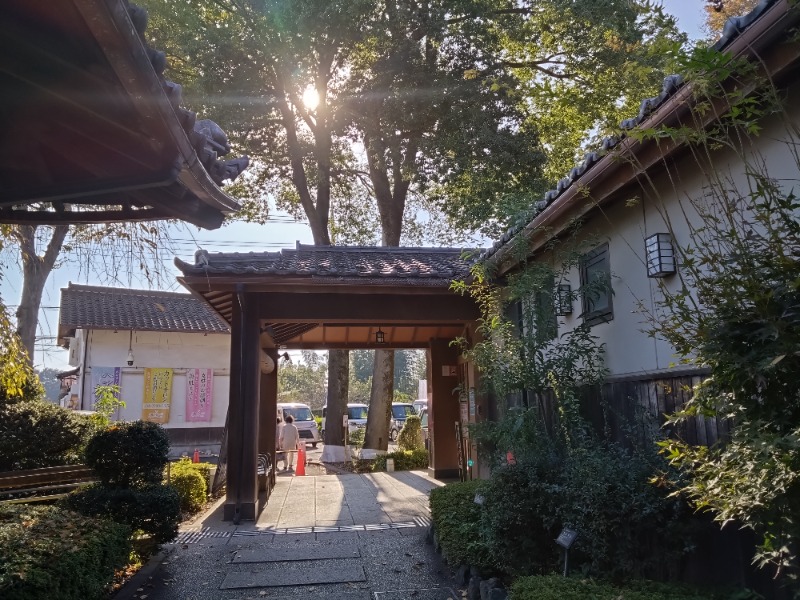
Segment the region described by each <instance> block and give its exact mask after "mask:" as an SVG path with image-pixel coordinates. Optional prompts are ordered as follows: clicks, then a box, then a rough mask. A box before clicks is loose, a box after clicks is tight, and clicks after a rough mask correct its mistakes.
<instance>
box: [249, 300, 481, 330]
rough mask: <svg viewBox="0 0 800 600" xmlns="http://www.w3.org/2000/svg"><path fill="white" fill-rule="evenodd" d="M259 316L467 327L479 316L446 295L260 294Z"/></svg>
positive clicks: (468, 303)
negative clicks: (419, 296)
mask: <svg viewBox="0 0 800 600" xmlns="http://www.w3.org/2000/svg"><path fill="white" fill-rule="evenodd" d="M257 297H258V315H259V317H260V318H262V319H266V320H268V321H270V322H276V323H279V322H291V323H316V322H326V323H336V322H347V323H353V324H355V323H367V324H369V323H372V324H385V325H387V326H389V325H394V324H404V323H409V324H414V323H420V324H421V323H437V324H438V323H442V322H446V323H467V322H471V321H474V320H476V319H477V318H478V317H479V316H480V313H479V311H478V308H477V306H476V305H475V303H474V302H473V301H472V299H471V298H468V297H465V296H459V295H456V294H453V293H451V294H449V295H447V296H441V295H436V296H430V297H427V298H425V299H424V300H422V299H420V298H415V299H414V300H411V299H409V297H408V296H406V295H403V294H396V295H382V296H381V297H380V300H375V299H373V298H369V297H365V296H359V297H353V296H342V295H341V294H327V293H316V294H286V293H278V294H259V295H258V296H257Z"/></svg>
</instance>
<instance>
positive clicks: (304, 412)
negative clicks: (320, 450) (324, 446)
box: [278, 402, 322, 448]
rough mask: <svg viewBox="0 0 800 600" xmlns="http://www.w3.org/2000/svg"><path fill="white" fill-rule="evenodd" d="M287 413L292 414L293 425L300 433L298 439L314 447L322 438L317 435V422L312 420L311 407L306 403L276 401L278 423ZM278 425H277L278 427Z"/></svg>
mask: <svg viewBox="0 0 800 600" xmlns="http://www.w3.org/2000/svg"><path fill="white" fill-rule="evenodd" d="M287 415H292V419H294V425H295V427H297V433H298V434H300V439H301V440H303V441H305V442H306V443H310V444H311V447H312V448H316V447H317V444H318V443H319V442H321V441H322V438H321V437H320V435H319V429H317V422H316V421H315V420H314V414H313V413H312V412H311V408H310V407H309V406H308V405H307V404H300V403H299V402H291V403H284V402H280V403H278V420H279V421H280V425H282V424H283V423H284V422H285V420H286V417H287ZM280 425H278V426H279V427H280Z"/></svg>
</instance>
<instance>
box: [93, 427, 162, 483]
mask: <svg viewBox="0 0 800 600" xmlns="http://www.w3.org/2000/svg"><path fill="white" fill-rule="evenodd" d="M168 453H169V436H168V435H167V432H166V431H164V429H163V428H162V427H161V426H160V425H158V424H157V423H149V422H147V421H134V422H132V423H119V424H116V425H114V426H112V427H109V428H108V429H105V430H103V431H99V432H98V433H97V434H96V435H95V436H94V437H93V438H92V439H91V440H90V441H89V444H88V445H87V446H86V464H87V465H89V466H90V467H92V468H93V469H94V470H95V471H96V472H97V475H98V477H99V478H100V481H101V482H103V483H104V484H105V485H107V486H109V487H123V488H124V487H134V486H138V485H146V484H154V483H160V482H161V480H162V474H163V472H164V467H165V466H166V464H167V462H168V459H167V455H168Z"/></svg>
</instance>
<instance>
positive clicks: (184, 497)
mask: <svg viewBox="0 0 800 600" xmlns="http://www.w3.org/2000/svg"><path fill="white" fill-rule="evenodd" d="M197 467H198V465H196V464H195V463H193V462H192V461H190V460H189V459H188V458H182V459H181V460H179V461H178V462H175V463H172V465H170V475H169V483H170V485H171V486H172V487H174V488H175V490H176V491H177V492H178V497H179V498H180V507H181V510H182V511H183V512H188V513H195V512H197V511H199V510H200V509H202V508H203V507H204V506H205V504H206V499H207V496H206V490H207V489H208V484H207V479H206V477H205V476H204V475H203V473H202V472H201V469H199V468H197Z"/></svg>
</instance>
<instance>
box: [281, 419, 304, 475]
mask: <svg viewBox="0 0 800 600" xmlns="http://www.w3.org/2000/svg"><path fill="white" fill-rule="evenodd" d="M285 421H286V422H285V423H284V425H283V427H282V428H281V434H280V440H279V442H280V448H281V450H283V451H284V459H283V465H284V466H283V470H284V471H286V470H287V469H288V470H289V471H290V472H293V471H294V454H295V453H294V452H292V450H297V444H298V443H299V441H300V434H299V433H298V431H297V426H296V425H295V424H294V418H293V417H292V415H286V419H285ZM287 450H288V452H287Z"/></svg>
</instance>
